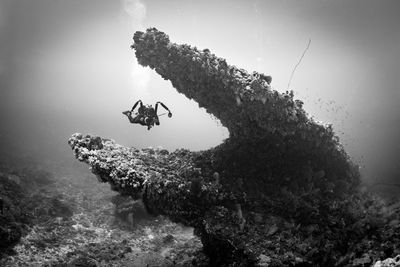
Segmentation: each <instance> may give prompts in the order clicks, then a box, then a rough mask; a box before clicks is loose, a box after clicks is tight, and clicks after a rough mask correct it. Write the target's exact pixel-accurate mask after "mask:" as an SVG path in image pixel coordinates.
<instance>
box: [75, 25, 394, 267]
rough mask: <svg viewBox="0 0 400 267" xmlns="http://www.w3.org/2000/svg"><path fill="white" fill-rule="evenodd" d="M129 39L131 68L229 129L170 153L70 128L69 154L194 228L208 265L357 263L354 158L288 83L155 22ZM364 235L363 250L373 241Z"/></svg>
mask: <svg viewBox="0 0 400 267" xmlns="http://www.w3.org/2000/svg"><path fill="white" fill-rule="evenodd" d="M132 48H134V49H135V51H136V57H137V59H138V62H139V63H140V64H141V65H143V66H149V67H150V68H152V69H154V70H155V71H156V72H157V73H158V74H160V75H161V76H162V77H163V78H164V79H167V80H170V81H171V82H172V85H173V86H174V88H176V90H177V91H178V92H180V93H183V94H184V95H185V96H186V97H188V98H189V99H193V100H195V101H196V102H197V103H198V104H199V106H200V107H204V108H205V109H206V110H207V112H208V113H210V114H213V115H214V116H215V117H216V118H218V119H219V120H220V121H221V123H222V125H224V126H225V127H227V128H228V130H229V133H230V137H229V138H228V139H227V140H225V141H224V142H223V143H222V144H220V145H219V146H217V147H215V148H213V149H210V150H207V151H201V152H191V151H188V150H177V151H175V152H173V153H169V152H168V151H166V150H158V149H142V150H139V149H135V148H127V147H123V146H120V145H118V144H116V143H115V142H114V141H112V140H109V139H102V138H100V137H96V136H92V135H82V134H74V135H73V136H72V137H71V138H70V139H69V144H70V146H71V147H72V149H73V150H74V152H75V155H76V157H77V158H78V159H79V160H80V161H83V162H85V163H87V164H89V165H90V166H91V170H92V172H93V173H94V174H96V175H97V176H98V177H99V179H100V181H101V182H108V183H110V184H111V186H112V189H114V190H116V191H118V192H120V193H121V194H124V195H129V196H132V197H133V198H134V199H139V198H141V199H142V200H143V203H144V205H145V206H146V208H147V209H148V211H149V212H150V213H152V214H163V215H167V216H168V217H169V218H171V219H172V220H173V221H176V222H181V223H184V224H185V225H189V226H192V227H194V228H195V234H197V235H198V236H199V237H200V238H201V241H202V243H203V247H204V252H205V253H206V254H207V255H208V256H209V257H210V262H211V263H212V264H214V265H216V266H224V265H226V266H228V265H229V266H249V265H262V266H282V265H286V266H295V265H301V266H335V265H337V263H338V262H339V263H340V264H349V263H351V262H357V261H356V260H357V259H358V257H361V255H359V254H357V253H359V252H357V251H358V249H359V243H358V242H359V241H360V240H362V239H363V238H364V235H363V234H364V232H363V231H364V230H360V231H358V232H356V233H355V232H354V231H353V230H354V228H356V225H357V223H358V222H359V221H361V220H363V219H365V217H366V215H365V214H364V213H358V211H359V209H360V208H359V206H362V203H364V202H365V201H367V200H366V199H368V198H367V197H363V196H361V195H360V194H359V193H357V187H358V185H359V183H360V178H359V172H358V167H357V166H355V165H354V164H353V163H352V162H351V161H350V159H349V157H348V155H347V154H346V152H345V151H344V149H343V147H342V146H341V144H340V143H339V139H338V137H337V136H336V135H335V134H334V132H333V129H332V127H331V126H329V125H327V126H325V125H320V124H318V123H316V122H315V121H314V120H312V119H310V118H308V117H307V114H306V112H305V111H304V110H303V108H302V102H301V101H300V100H295V99H294V98H293V97H294V96H293V93H292V92H287V93H284V94H281V93H279V92H277V91H275V90H273V89H272V88H271V86H270V84H271V77H270V76H267V75H264V74H261V73H256V72H253V73H251V74H249V73H248V72H247V71H245V70H243V69H239V68H237V67H235V66H230V65H228V64H227V62H226V61H225V60H224V59H222V58H218V57H216V56H215V55H214V54H212V53H211V52H210V51H209V50H208V49H205V50H199V49H197V48H195V47H191V46H189V45H178V44H174V43H171V42H170V41H169V37H168V36H167V35H166V34H165V33H163V32H160V31H158V30H157V29H155V28H151V29H148V30H147V31H146V32H136V33H135V35H134V44H133V45H132ZM364 209H366V208H364ZM396 216H397V215H396ZM390 219H393V218H390ZM365 220H366V221H368V220H367V219H365ZM388 220H389V219H388ZM368 222H369V221H368ZM366 223H367V222H366ZM375 223H376V222H375ZM375 226H376V227H375ZM375 226H374V227H375V228H374V229H375V230H376V229H381V228H382V227H380V225H379V223H378V225H375ZM375 230H374V231H375ZM376 231H378V230H376ZM379 231H380V230H379ZM381 236H384V235H383V234H382V235H381ZM396 238H399V237H398V236H396ZM394 240H398V239H394ZM360 242H361V241H360ZM368 244H369V245H363V249H364V251H365V249H371V250H373V249H376V250H377V251H380V250H379V249H381V250H382V248H377V245H374V244H373V243H368ZM386 245H387V246H388V247H390V249H389V250H388V249H386V250H385V252H382V253H384V254H379V253H377V255H380V256H379V257H381V256H387V257H389V256H393V255H392V254H393V253H395V251H397V249H399V247H398V245H396V242H395V241H393V242H389V241H388V243H387V244H386ZM385 253H386V254H385ZM349 255H350V256H349ZM375 259H376V258H375Z"/></svg>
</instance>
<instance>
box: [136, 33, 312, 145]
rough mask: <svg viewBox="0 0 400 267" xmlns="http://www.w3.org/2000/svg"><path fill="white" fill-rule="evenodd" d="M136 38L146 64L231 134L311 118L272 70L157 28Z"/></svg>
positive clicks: (256, 132)
mask: <svg viewBox="0 0 400 267" xmlns="http://www.w3.org/2000/svg"><path fill="white" fill-rule="evenodd" d="M133 39H134V41H135V43H134V44H133V45H132V48H134V49H135V50H136V57H137V59H138V62H139V63H140V64H141V65H143V66H149V67H150V68H152V69H154V70H155V71H156V72H157V73H158V74H160V75H161V76H162V77H163V78H164V79H166V80H170V81H171V82H172V85H173V86H174V88H176V90H177V91H178V92H180V93H183V94H184V95H185V96H186V97H188V98H189V99H194V100H195V101H196V102H197V103H198V104H199V106H200V107H204V108H205V109H206V110H207V112H208V113H211V114H213V115H214V116H215V117H217V118H218V119H219V120H220V121H221V123H222V124H223V125H224V126H225V127H227V128H228V130H229V132H230V134H231V136H234V137H239V136H244V138H250V137H254V136H257V137H262V136H265V134H266V133H275V132H279V133H281V134H283V135H286V134H293V133H294V132H295V131H296V130H298V127H297V125H298V124H299V123H301V122H306V121H307V118H306V115H305V112H304V110H303V109H302V102H301V101H295V100H294V99H293V94H292V93H289V92H288V93H287V94H280V93H278V92H277V91H275V90H272V89H271V86H270V84H271V80H272V78H271V76H267V75H264V74H262V73H257V72H253V73H251V74H250V73H248V72H247V71H246V70H244V69H239V68H237V67H235V66H232V65H228V64H227V62H226V60H225V59H223V58H219V57H217V56H215V55H214V54H212V53H211V52H210V51H209V50H208V49H204V50H199V49H197V48H196V47H191V46H189V45H186V44H183V45H178V44H175V43H171V42H170V41H169V37H168V36H167V35H166V34H165V33H163V32H160V31H158V30H157V29H155V28H151V29H148V30H147V31H146V32H136V33H135V35H134V38H133ZM283 121H284V122H285V123H284V124H283V123H282V122H283ZM288 122H290V123H288Z"/></svg>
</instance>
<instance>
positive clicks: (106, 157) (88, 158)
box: [68, 133, 231, 227]
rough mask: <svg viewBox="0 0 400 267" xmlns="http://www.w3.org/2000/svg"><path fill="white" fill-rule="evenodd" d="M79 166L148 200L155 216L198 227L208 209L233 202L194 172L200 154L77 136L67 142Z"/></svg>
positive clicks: (212, 182)
mask: <svg viewBox="0 0 400 267" xmlns="http://www.w3.org/2000/svg"><path fill="white" fill-rule="evenodd" d="M68 143H69V145H70V146H71V148H72V150H73V151H74V152H75V156H76V158H77V159H78V160H79V161H82V162H85V163H87V164H88V165H89V166H90V169H91V171H92V172H93V173H94V174H95V175H96V176H97V177H98V179H99V181H100V182H104V183H106V182H107V183H109V184H110V185H111V188H112V189H113V190H114V191H117V192H120V193H121V194H123V195H129V196H131V197H132V198H134V199H143V202H144V204H145V207H146V208H147V209H148V210H149V211H150V213H151V214H154V215H157V214H162V215H167V216H169V218H171V219H172V220H174V221H179V222H181V223H185V224H186V225H189V226H193V227H194V226H196V225H197V224H198V223H199V220H201V219H202V215H203V213H204V209H205V208H207V207H210V206H215V205H221V204H223V203H224V202H227V201H228V202H229V201H231V198H230V195H229V194H228V193H227V192H226V191H224V190H223V189H222V187H221V185H220V184H219V183H218V181H215V180H213V179H209V178H206V177H203V176H202V174H201V170H200V169H199V168H197V167H195V163H194V161H193V158H194V157H195V156H196V153H195V152H190V151H189V150H184V149H181V150H177V151H175V152H173V153H171V154H170V153H169V152H168V151H167V150H160V149H141V150H140V149H135V148H128V147H124V146H120V145H118V144H116V143H115V142H114V141H113V140H109V139H102V138H100V137H96V136H91V135H82V134H79V133H76V134H74V135H72V137H71V138H70V139H69V140H68Z"/></svg>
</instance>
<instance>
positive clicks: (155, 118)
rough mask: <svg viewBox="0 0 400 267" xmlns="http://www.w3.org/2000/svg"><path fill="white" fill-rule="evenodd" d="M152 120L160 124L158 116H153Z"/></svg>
mask: <svg viewBox="0 0 400 267" xmlns="http://www.w3.org/2000/svg"><path fill="white" fill-rule="evenodd" d="M154 122H155V124H156V125H160V119H159V118H158V116H155V117H154Z"/></svg>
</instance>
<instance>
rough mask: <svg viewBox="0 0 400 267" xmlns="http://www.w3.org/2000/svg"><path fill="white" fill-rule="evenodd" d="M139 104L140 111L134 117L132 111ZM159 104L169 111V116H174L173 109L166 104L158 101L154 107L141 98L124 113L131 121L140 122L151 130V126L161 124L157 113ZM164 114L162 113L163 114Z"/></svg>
mask: <svg viewBox="0 0 400 267" xmlns="http://www.w3.org/2000/svg"><path fill="white" fill-rule="evenodd" d="M139 104H140V106H139V109H138V112H137V114H136V116H135V117H132V113H133V111H134V110H135V108H136V107H137V106H138V105H139ZM158 104H160V105H161V106H162V107H163V108H164V109H165V110H167V111H168V117H169V118H171V117H172V113H171V111H170V110H169V109H168V108H167V106H166V105H164V104H163V103H161V102H157V103H156V105H155V108H153V106H152V105H147V106H146V105H143V103H142V101H141V100H138V101H137V102H136V103H135V104H134V105H133V107H132V109H131V110H127V111H124V112H122V114H124V115H126V116H127V117H128V119H129V121H130V123H138V124H140V125H143V126H147V130H150V129H151V127H153V126H154V124H155V125H160V120H159V118H158V115H157V109H158ZM162 115H164V114H161V115H160V116H162Z"/></svg>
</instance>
